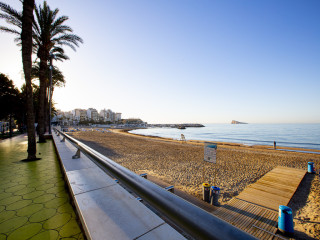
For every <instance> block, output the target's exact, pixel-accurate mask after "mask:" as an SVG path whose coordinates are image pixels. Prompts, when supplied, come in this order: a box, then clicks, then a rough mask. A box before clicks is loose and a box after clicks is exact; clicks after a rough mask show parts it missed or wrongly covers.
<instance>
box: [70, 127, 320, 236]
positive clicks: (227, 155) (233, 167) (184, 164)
mask: <svg viewBox="0 0 320 240" xmlns="http://www.w3.org/2000/svg"><path fill="white" fill-rule="evenodd" d="M70 135H72V136H74V137H75V138H77V139H79V140H80V141H82V142H83V143H85V144H87V145H88V146H90V147H92V148H93V149H95V150H97V151H99V152H100V153H102V154H104V155H105V156H107V157H109V158H110V159H112V160H114V161H115V162H117V163H119V164H121V165H123V166H124V167H126V168H128V169H130V170H132V171H134V172H136V173H147V174H148V175H151V176H154V177H156V178H159V179H161V180H163V181H165V182H167V183H168V184H170V185H174V186H175V188H178V189H180V190H182V191H185V192H187V193H189V194H191V195H194V196H196V197H199V198H201V194H202V193H201V184H202V183H203V181H205V182H208V183H210V184H213V183H214V182H215V185H216V186H218V187H220V188H221V196H220V202H221V203H222V204H224V203H226V202H227V201H229V200H230V199H231V198H232V197H234V196H236V195H238V194H239V193H240V192H241V191H243V190H244V189H245V188H246V187H247V186H248V185H250V184H252V183H254V182H255V181H257V180H258V179H259V178H261V177H262V176H263V175H264V174H266V173H267V172H269V171H270V170H272V169H273V168H275V167H276V166H286V167H293V168H300V169H307V163H308V162H309V161H312V162H314V163H315V166H316V169H319V167H320V155H319V154H310V153H298V152H287V151H279V150H272V149H267V148H268V147H263V146H254V147H247V146H243V145H240V144H227V143H221V144H218V149H217V163H216V164H211V163H206V162H204V161H203V155H204V146H203V143H201V142H196V141H193V142H192V141H188V142H187V143H182V142H179V141H172V140H170V139H161V138H154V137H143V136H136V135H133V134H130V133H127V132H125V131H119V130H118V131H115V130H113V132H104V133H103V132H99V131H79V132H73V133H71V134H70ZM214 176H216V179H214ZM319 202H320V185H319V177H318V176H317V175H309V176H308V178H305V179H304V180H303V182H302V185H301V187H300V188H299V191H297V192H296V194H295V195H294V197H293V199H292V201H291V202H290V204H289V206H290V207H291V208H292V209H293V212H294V222H295V230H296V231H298V232H301V233H304V235H303V236H306V235H307V236H308V237H310V238H311V239H312V238H320V210H319V207H320V206H319Z"/></svg>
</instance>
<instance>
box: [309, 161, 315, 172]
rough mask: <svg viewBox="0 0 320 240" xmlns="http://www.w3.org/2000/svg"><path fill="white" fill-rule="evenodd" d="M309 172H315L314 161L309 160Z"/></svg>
mask: <svg viewBox="0 0 320 240" xmlns="http://www.w3.org/2000/svg"><path fill="white" fill-rule="evenodd" d="M308 173H315V171H314V162H308Z"/></svg>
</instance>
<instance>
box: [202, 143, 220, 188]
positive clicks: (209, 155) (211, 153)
mask: <svg viewBox="0 0 320 240" xmlns="http://www.w3.org/2000/svg"><path fill="white" fill-rule="evenodd" d="M203 160H204V161H205V162H209V163H214V164H215V163H216V162H217V145H216V144H211V143H210V144H209V143H206V144H205V146H204V159H203ZM204 173H205V165H203V173H202V182H204ZM215 182H216V168H214V182H213V186H215Z"/></svg>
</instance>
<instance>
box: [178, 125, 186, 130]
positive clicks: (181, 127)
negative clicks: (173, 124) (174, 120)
mask: <svg viewBox="0 0 320 240" xmlns="http://www.w3.org/2000/svg"><path fill="white" fill-rule="evenodd" d="M178 129H186V127H185V126H182V125H180V126H178Z"/></svg>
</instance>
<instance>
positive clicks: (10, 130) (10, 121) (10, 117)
mask: <svg viewBox="0 0 320 240" xmlns="http://www.w3.org/2000/svg"><path fill="white" fill-rule="evenodd" d="M12 135H13V130H12V113H10V115H9V137H12Z"/></svg>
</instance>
